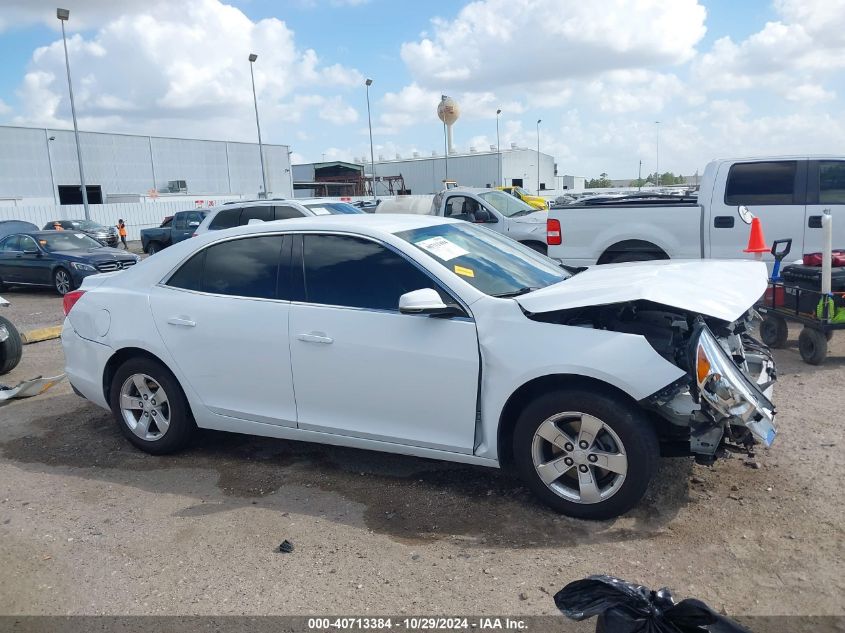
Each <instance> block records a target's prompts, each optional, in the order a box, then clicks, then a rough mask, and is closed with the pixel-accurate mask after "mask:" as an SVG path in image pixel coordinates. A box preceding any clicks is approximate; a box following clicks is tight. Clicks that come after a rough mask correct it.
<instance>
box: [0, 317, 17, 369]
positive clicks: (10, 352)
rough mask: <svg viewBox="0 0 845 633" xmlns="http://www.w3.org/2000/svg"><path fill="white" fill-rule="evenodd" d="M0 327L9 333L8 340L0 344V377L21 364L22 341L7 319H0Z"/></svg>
mask: <svg viewBox="0 0 845 633" xmlns="http://www.w3.org/2000/svg"><path fill="white" fill-rule="evenodd" d="M0 326H5V327H6V330H7V331H8V332H9V338H7V339H6V340H5V341H3V342H2V343H0V375H3V374H8V373H9V372H10V371H12V370H13V369H14V368H15V367H17V366H18V363H19V362H21V356H22V355H23V341H22V340H21V334H20V332H18V328H16V327H15V326H14V325H13V324H12V322H11V321H9V319H7V318H5V317H0Z"/></svg>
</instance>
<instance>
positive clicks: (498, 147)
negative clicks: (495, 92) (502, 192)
mask: <svg viewBox="0 0 845 633" xmlns="http://www.w3.org/2000/svg"><path fill="white" fill-rule="evenodd" d="M501 113H502V109H501V108H498V109H497V110H496V153H497V154H498V155H499V177H498V180H499V187H503V186H504V185H505V183H503V182H502V147H501V146H500V145H499V115H500V114H501Z"/></svg>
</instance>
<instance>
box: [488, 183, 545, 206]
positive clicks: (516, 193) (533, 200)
mask: <svg viewBox="0 0 845 633" xmlns="http://www.w3.org/2000/svg"><path fill="white" fill-rule="evenodd" d="M496 189H498V190H499V191H504V192H505V193H509V194H510V195H512V196H513V197H514V198H518V199H519V200H522V201H523V202H524V203H525V204H527V205H528V206H530V207H534V208H535V209H548V208H549V202H548V200H546V199H545V198H544V197H543V196H532V195H531V194H530V193H528V192H527V191H525V189H523V188H522V187H516V186H507V187H496Z"/></svg>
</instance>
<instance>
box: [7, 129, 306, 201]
mask: <svg viewBox="0 0 845 633" xmlns="http://www.w3.org/2000/svg"><path fill="white" fill-rule="evenodd" d="M79 137H80V147H81V150H82V162H83V168H84V172H85V181H86V185H87V191H88V199H89V202H90V203H91V204H102V203H110V202H131V201H139V200H141V199H144V198H149V197H152V198H158V197H161V198H168V197H170V196H173V197H176V198H178V197H180V196H190V197H192V198H193V197H208V196H220V197H227V196H246V197H251V198H254V197H258V196H259V194H260V193H261V192H262V191H263V184H262V178H261V161H260V155H259V152H258V144H257V143H238V142H232V141H212V140H199V139H182V138H166V137H159V136H136V135H131V134H111V133H102V132H80V133H79ZM264 163H265V171H266V176H267V189H268V193H269V195H270V196H272V197H278V198H288V197H291V196H292V194H293V184H292V178H291V166H290V154H289V150H288V146H287V145H271V144H266V143H265V144H264ZM81 201H82V194H81V190H80V181H79V164H78V162H77V154H76V143H75V141H74V134H73V131H71V130H54V129H45V128H28V127H14V126H0V205H4V206H23V205H42V204H62V205H66V204H79V203H81Z"/></svg>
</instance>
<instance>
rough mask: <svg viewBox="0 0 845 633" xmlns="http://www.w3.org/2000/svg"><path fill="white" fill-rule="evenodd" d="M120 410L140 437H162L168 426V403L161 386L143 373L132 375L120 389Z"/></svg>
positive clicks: (152, 438)
mask: <svg viewBox="0 0 845 633" xmlns="http://www.w3.org/2000/svg"><path fill="white" fill-rule="evenodd" d="M120 413H121V416H122V417H123V421H124V422H126V425H127V426H128V427H129V429H130V430H131V431H132V432H133V433H134V434H135V435H137V436H138V437H140V438H141V439H142V440H147V441H154V440H158V439H161V438H162V437H164V434H165V433H167V429H168V428H170V402H169V400H168V399H167V393H166V392H165V391H164V388H163V387H162V386H161V385H160V384H159V383H158V382H157V381H156V380H155V379H154V378H152V377H151V376H148V375H147V374H132V375H131V376H129V378H127V379H126V380H125V381H124V382H123V386H121V388H120Z"/></svg>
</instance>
